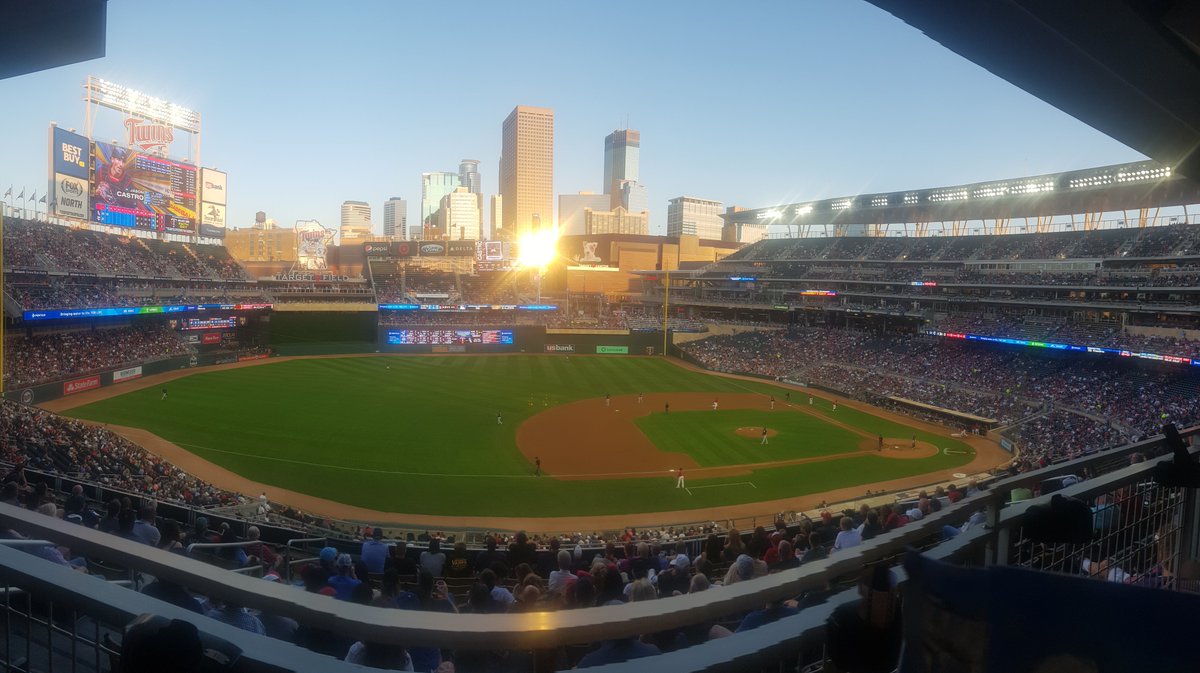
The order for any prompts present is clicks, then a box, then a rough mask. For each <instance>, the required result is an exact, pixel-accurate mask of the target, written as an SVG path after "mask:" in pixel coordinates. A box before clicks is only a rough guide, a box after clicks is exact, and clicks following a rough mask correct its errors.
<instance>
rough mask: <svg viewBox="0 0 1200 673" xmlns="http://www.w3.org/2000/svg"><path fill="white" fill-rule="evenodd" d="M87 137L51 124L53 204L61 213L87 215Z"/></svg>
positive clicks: (83, 218)
mask: <svg viewBox="0 0 1200 673" xmlns="http://www.w3.org/2000/svg"><path fill="white" fill-rule="evenodd" d="M90 157H91V153H90V152H88V141H87V138H85V137H83V136H81V135H79V134H78V133H73V132H71V131H68V130H66V129H60V128H58V127H57V126H52V127H51V128H50V165H51V169H50V172H51V175H52V176H53V178H52V180H53V181H52V183H51V192H50V197H51V199H52V201H51V204H52V207H53V208H54V212H55V214H57V215H58V216H59V217H71V218H75V219H80V220H86V219H88V177H89V176H88V173H89V166H88V159H89V158H90Z"/></svg>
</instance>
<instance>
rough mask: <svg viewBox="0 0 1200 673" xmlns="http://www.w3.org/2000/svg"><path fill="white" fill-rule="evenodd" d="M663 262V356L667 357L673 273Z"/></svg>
mask: <svg viewBox="0 0 1200 673" xmlns="http://www.w3.org/2000/svg"><path fill="white" fill-rule="evenodd" d="M666 261H667V260H665V259H664V260H663V267H664V268H663V274H664V275H663V356H664V357H665V356H666V355H667V302H668V300H669V299H670V297H671V271H670V269H667V268H666V266H667V264H666Z"/></svg>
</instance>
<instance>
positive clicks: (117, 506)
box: [4, 484, 121, 533]
mask: <svg viewBox="0 0 1200 673" xmlns="http://www.w3.org/2000/svg"><path fill="white" fill-rule="evenodd" d="M14 486H15V484H14ZM7 493H8V484H5V495H6V496H7ZM4 501H5V502H8V498H7V497H6V498H5V500H4ZM120 517H121V501H120V500H119V499H117V498H113V499H112V500H109V501H108V505H107V506H106V509H105V513H104V518H103V519H100V530H102V531H104V532H105V533H116V532H117V531H119V530H120V529H121V524H120Z"/></svg>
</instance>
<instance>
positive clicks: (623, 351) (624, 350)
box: [596, 346, 629, 355]
mask: <svg viewBox="0 0 1200 673" xmlns="http://www.w3.org/2000/svg"><path fill="white" fill-rule="evenodd" d="M596 352H597V353H598V354H600V355H629V346H596Z"/></svg>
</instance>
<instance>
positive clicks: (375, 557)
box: [359, 527, 388, 575]
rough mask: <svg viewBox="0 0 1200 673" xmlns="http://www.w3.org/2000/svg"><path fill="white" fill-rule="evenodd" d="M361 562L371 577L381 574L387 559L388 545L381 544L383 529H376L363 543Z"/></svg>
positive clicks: (360, 555)
mask: <svg viewBox="0 0 1200 673" xmlns="http://www.w3.org/2000/svg"><path fill="white" fill-rule="evenodd" d="M359 557H360V558H361V559H362V562H363V563H364V564H365V565H366V566H367V572H369V573H371V574H373V575H381V574H383V566H384V564H385V563H386V562H387V558H388V545H386V544H384V542H383V529H382V528H379V527H376V528H375V530H374V532H373V533H372V535H371V539H370V540H367V541H366V542H363V545H362V553H361V554H359Z"/></svg>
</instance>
